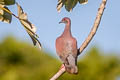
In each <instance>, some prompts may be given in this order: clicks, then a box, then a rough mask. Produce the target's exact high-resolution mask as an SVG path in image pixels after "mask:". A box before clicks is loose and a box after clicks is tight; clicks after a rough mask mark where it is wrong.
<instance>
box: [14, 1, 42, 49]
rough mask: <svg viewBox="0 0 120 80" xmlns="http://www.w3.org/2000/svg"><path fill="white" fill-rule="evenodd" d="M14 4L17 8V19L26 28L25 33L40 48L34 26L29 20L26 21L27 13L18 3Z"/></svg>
mask: <svg viewBox="0 0 120 80" xmlns="http://www.w3.org/2000/svg"><path fill="white" fill-rule="evenodd" d="M16 4H17V8H18V17H19V21H20V22H21V24H22V25H23V27H24V28H25V29H26V31H27V33H28V34H29V36H30V37H31V39H32V41H33V44H34V45H37V46H38V47H39V48H40V50H41V43H40V42H39V40H38V39H37V38H36V37H38V36H37V34H36V27H35V26H34V25H33V24H32V23H31V22H30V21H28V18H27V14H26V13H25V12H24V11H23V9H22V7H21V6H20V5H19V4H18V3H16Z"/></svg>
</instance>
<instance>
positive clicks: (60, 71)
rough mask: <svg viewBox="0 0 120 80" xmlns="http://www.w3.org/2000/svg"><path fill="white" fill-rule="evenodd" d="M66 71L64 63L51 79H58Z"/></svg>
mask: <svg viewBox="0 0 120 80" xmlns="http://www.w3.org/2000/svg"><path fill="white" fill-rule="evenodd" d="M64 72H65V66H64V64H62V66H61V68H60V70H59V71H58V72H57V73H56V74H55V75H54V76H53V77H52V78H51V79H50V80H56V79H57V78H58V77H60V76H61V75H62V74H63V73H64Z"/></svg>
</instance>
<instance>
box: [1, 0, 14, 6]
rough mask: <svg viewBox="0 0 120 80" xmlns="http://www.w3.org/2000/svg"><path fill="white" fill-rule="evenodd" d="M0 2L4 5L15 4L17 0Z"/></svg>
mask: <svg viewBox="0 0 120 80" xmlns="http://www.w3.org/2000/svg"><path fill="white" fill-rule="evenodd" d="M0 4H2V5H14V4H15V0H0Z"/></svg>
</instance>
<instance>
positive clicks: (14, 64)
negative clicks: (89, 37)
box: [0, 37, 120, 80]
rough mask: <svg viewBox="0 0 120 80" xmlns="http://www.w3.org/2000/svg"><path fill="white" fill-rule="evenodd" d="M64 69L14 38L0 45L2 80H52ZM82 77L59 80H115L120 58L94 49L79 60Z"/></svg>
mask: <svg viewBox="0 0 120 80" xmlns="http://www.w3.org/2000/svg"><path fill="white" fill-rule="evenodd" d="M60 66H61V63H60V61H59V60H57V59H55V58H54V57H53V56H50V55H49V54H48V53H45V52H40V51H39V49H37V48H34V46H31V45H30V44H27V43H25V42H20V41H18V40H16V39H14V38H12V37H8V38H6V39H5V40H4V41H3V42H1V43H0V80H49V79H50V78H51V77H52V76H53V75H54V74H55V73H56V72H57V71H58V70H59V67H60ZM78 68H79V74H78V75H72V74H68V73H65V74H64V75H62V76H61V77H60V78H59V79H58V80H116V78H117V77H118V76H120V59H119V57H116V56H110V55H106V56H105V55H103V53H102V51H99V50H98V49H97V48H95V47H94V48H91V49H90V51H89V52H87V53H86V56H84V57H82V58H81V59H80V60H79V61H78Z"/></svg>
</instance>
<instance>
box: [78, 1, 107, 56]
mask: <svg viewBox="0 0 120 80" xmlns="http://www.w3.org/2000/svg"><path fill="white" fill-rule="evenodd" d="M106 2H107V0H102V3H101V5H100V8H99V9H98V13H97V16H96V19H95V22H94V25H93V27H92V29H91V31H90V33H89V35H88V37H87V38H86V39H85V41H84V42H83V43H82V45H81V46H80V48H79V51H78V55H80V54H81V53H82V51H83V50H84V49H85V48H86V47H87V46H88V44H89V43H90V41H91V40H92V39H93V37H94V35H95V33H96V31H97V29H98V27H99V24H100V21H101V18H102V15H103V12H104V9H105V5H106Z"/></svg>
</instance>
